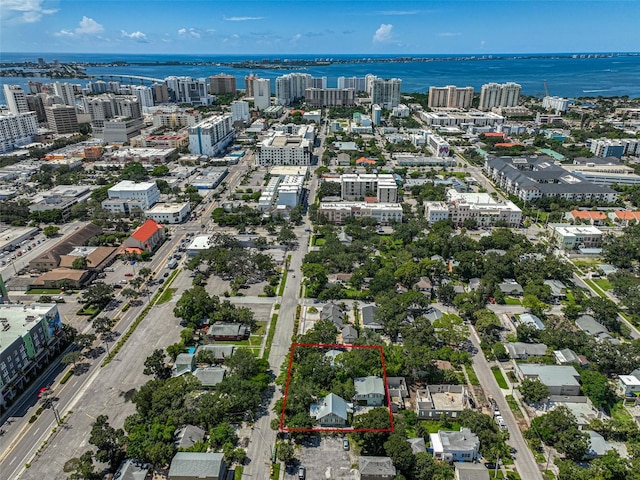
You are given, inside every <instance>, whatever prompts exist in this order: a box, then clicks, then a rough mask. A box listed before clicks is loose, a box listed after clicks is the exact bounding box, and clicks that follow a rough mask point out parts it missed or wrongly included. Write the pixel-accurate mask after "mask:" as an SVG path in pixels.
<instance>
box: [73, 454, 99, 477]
mask: <svg viewBox="0 0 640 480" xmlns="http://www.w3.org/2000/svg"><path fill="white" fill-rule="evenodd" d="M76 460H77V462H75V465H74V467H73V473H72V474H71V475H70V476H69V479H70V480H100V478H102V475H100V474H99V473H97V472H96V470H95V467H94V466H93V453H91V451H88V452H84V453H83V454H82V455H81V456H80V458H79V459H76Z"/></svg>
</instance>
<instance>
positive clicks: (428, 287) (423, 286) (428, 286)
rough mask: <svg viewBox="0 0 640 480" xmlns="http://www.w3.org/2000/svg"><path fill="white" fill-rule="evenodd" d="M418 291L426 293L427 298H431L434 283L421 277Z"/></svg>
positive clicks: (418, 282) (427, 278) (417, 286)
mask: <svg viewBox="0 0 640 480" xmlns="http://www.w3.org/2000/svg"><path fill="white" fill-rule="evenodd" d="M416 290H418V291H419V292H422V293H424V294H425V295H426V296H427V297H430V296H431V291H432V290H433V283H432V282H431V279H430V278H429V277H420V278H419V279H418V281H417V282H416Z"/></svg>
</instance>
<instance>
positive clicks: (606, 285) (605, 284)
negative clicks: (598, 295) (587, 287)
mask: <svg viewBox="0 0 640 480" xmlns="http://www.w3.org/2000/svg"><path fill="white" fill-rule="evenodd" d="M594 282H595V284H596V285H598V286H599V287H600V288H601V289H602V290H604V291H607V290H611V282H609V280H607V279H606V278H598V279H596V280H594Z"/></svg>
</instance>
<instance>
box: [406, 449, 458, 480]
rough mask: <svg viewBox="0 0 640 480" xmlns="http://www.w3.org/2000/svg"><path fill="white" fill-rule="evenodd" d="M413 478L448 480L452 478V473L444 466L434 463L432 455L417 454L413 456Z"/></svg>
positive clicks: (415, 479)
mask: <svg viewBox="0 0 640 480" xmlns="http://www.w3.org/2000/svg"><path fill="white" fill-rule="evenodd" d="M413 478H414V480H448V479H451V478H453V472H452V471H451V469H450V468H449V467H447V466H446V465H442V464H440V463H438V462H436V461H435V460H434V459H433V455H432V454H430V453H428V452H419V453H416V456H415V466H414V467H413Z"/></svg>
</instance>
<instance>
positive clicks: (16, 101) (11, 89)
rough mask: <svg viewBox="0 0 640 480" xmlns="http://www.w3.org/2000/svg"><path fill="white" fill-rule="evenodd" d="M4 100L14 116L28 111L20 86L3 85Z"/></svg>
mask: <svg viewBox="0 0 640 480" xmlns="http://www.w3.org/2000/svg"><path fill="white" fill-rule="evenodd" d="M3 89H4V98H5V99H6V100H7V106H8V107H9V111H10V112H11V113H13V114H15V115H18V114H20V113H26V112H28V111H29V106H28V105H27V98H26V96H25V94H24V90H23V89H22V87H21V86H20V85H4V86H3Z"/></svg>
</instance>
